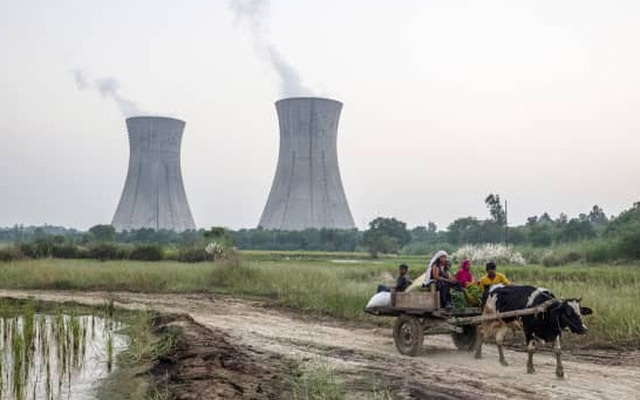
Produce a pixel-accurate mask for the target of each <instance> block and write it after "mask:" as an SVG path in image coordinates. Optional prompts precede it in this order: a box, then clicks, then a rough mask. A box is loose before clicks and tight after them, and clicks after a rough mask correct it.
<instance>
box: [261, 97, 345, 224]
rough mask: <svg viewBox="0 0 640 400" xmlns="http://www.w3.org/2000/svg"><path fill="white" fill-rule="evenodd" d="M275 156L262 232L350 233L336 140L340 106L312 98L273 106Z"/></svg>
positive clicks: (292, 100)
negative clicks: (276, 133)
mask: <svg viewBox="0 0 640 400" xmlns="http://www.w3.org/2000/svg"><path fill="white" fill-rule="evenodd" d="M276 109H277V111H278V119H279V121H280V152H279V155H278V166H277V169H276V175H275V177H274V179H273V185H272V186H271V192H270V193H269V199H268V200H267V205H266V206H265V209H264V212H263V213H262V218H260V224H259V226H260V227H262V228H264V229H280V230H303V229H307V228H335V229H352V228H355V224H354V223H353V217H352V216H351V211H349V205H348V204H347V198H346V196H345V194H344V189H343V188H342V180H341V179H340V168H339V166H338V153H337V147H336V137H337V133H338V120H339V118H340V111H341V109H342V103H340V102H338V101H335V100H330V99H322V98H316V97H300V98H288V99H283V100H280V101H277V102H276Z"/></svg>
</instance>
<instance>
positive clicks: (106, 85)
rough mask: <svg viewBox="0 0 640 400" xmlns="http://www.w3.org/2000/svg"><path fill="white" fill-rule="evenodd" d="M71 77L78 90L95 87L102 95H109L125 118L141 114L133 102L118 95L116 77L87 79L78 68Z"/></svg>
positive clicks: (118, 85) (118, 88)
mask: <svg viewBox="0 0 640 400" xmlns="http://www.w3.org/2000/svg"><path fill="white" fill-rule="evenodd" d="M73 77H74V80H75V82H76V87H77V88H78V90H80V91H84V90H88V89H95V90H97V91H98V92H100V94H102V96H103V97H110V98H111V99H113V101H115V102H116V104H117V105H118V108H120V112H121V113H122V115H123V116H124V117H125V118H128V117H133V116H136V115H140V114H142V113H141V112H140V109H139V108H138V106H137V105H136V104H135V103H134V102H132V101H130V100H128V99H125V98H124V97H122V96H121V95H120V93H119V90H120V83H119V82H118V80H117V79H115V78H113V77H106V78H99V79H88V78H87V76H86V75H85V74H84V72H82V71H81V70H79V69H76V70H74V71H73Z"/></svg>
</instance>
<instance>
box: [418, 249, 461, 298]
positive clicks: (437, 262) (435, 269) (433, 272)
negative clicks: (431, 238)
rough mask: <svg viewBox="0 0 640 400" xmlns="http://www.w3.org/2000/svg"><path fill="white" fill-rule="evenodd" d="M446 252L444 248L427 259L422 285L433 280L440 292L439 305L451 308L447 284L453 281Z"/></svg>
mask: <svg viewBox="0 0 640 400" xmlns="http://www.w3.org/2000/svg"><path fill="white" fill-rule="evenodd" d="M447 257H448V254H447V252H446V251H444V250H440V251H438V252H437V253H436V254H435V255H434V256H433V257H432V258H431V261H429V266H428V267H427V274H426V277H425V282H424V286H427V285H429V284H430V283H432V282H435V285H436V288H437V289H438V291H439V292H440V307H444V308H451V293H450V292H449V286H450V285H451V284H452V283H455V278H452V277H451V276H450V274H449V271H448V269H447Z"/></svg>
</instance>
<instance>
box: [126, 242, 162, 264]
mask: <svg viewBox="0 0 640 400" xmlns="http://www.w3.org/2000/svg"><path fill="white" fill-rule="evenodd" d="M129 258H130V259H131V260H138V261H160V260H162V259H163V258H164V255H163V253H162V246H160V245H157V244H142V245H137V246H135V247H134V248H133V250H132V251H131V254H130V255H129Z"/></svg>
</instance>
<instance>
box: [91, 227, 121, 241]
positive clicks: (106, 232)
mask: <svg viewBox="0 0 640 400" xmlns="http://www.w3.org/2000/svg"><path fill="white" fill-rule="evenodd" d="M89 233H90V234H91V236H93V239H94V240H95V241H97V242H113V240H114V239H115V237H116V229H115V228H114V227H113V226H111V225H94V226H92V227H91V228H89Z"/></svg>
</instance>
